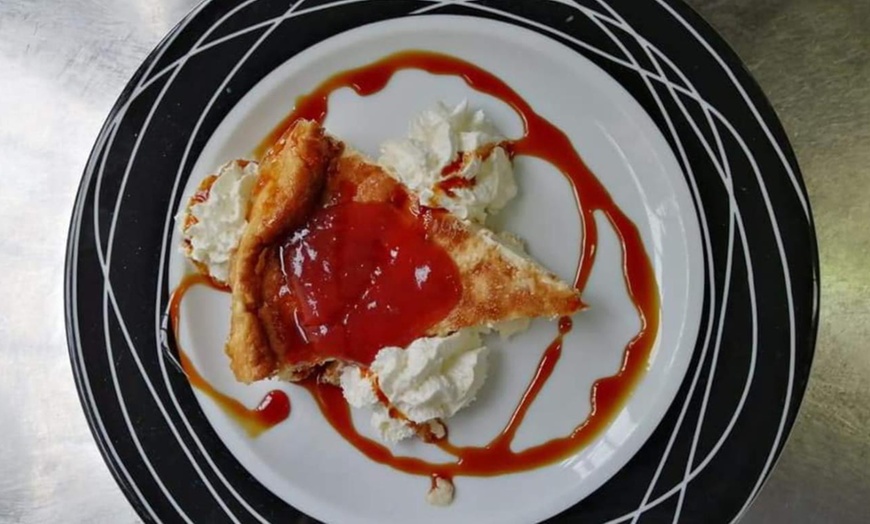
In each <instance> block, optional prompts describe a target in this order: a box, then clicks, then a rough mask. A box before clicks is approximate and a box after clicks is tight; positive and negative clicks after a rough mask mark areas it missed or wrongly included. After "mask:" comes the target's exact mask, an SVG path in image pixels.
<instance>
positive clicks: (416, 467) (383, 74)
mask: <svg viewBox="0 0 870 524" xmlns="http://www.w3.org/2000/svg"><path fill="white" fill-rule="evenodd" d="M404 69H420V70H423V71H427V72H429V73H431V74H436V75H451V76H458V77H460V78H462V79H463V80H464V81H465V82H466V83H467V84H468V85H469V87H471V88H473V89H475V90H477V91H480V92H482V93H486V94H488V95H492V96H494V97H497V98H499V99H500V100H502V101H504V102H505V103H507V104H509V105H510V106H511V107H512V108H513V109H514V110H515V111H516V112H517V114H518V115H520V117H521V118H522V120H523V123H524V128H525V133H524V135H523V136H522V137H521V138H519V139H516V140H512V141H508V142H507V143H505V144H502V145H503V146H504V147H506V148H507V149H508V152H509V154H510V155H511V156H514V155H529V156H534V157H537V158H540V159H542V160H544V161H547V162H549V163H551V164H552V165H554V166H555V167H557V168H558V169H559V171H561V173H562V174H563V175H564V176H565V177H566V178H567V179H568V181H569V182H570V183H571V185H572V187H573V190H574V194H575V198H576V199H577V203H578V210H579V213H580V218H581V223H582V235H581V237H580V238H579V239H566V241H570V240H575V241H579V242H580V245H581V250H580V253H581V255H580V260H579V261H578V266H577V273H576V277H575V286H576V287H577V289H580V290H582V289H583V288H584V287H585V286H586V283H587V281H588V279H589V275H590V273H591V270H592V266H593V264H594V261H595V254H596V246H597V242H598V231H597V227H596V224H595V220H594V218H593V214H594V213H595V212H596V211H597V212H600V213H601V214H603V216H605V217H606V218H607V219H608V221H609V223H610V225H611V226H612V227H613V230H614V231H615V233H616V234H617V236H618V237H619V240H620V242H621V246H622V262H623V268H624V277H625V282H626V285H627V288H628V293H629V297H630V299H631V300H632V302H633V304H634V306H635V308H636V311H637V314H638V316H639V318H640V321H641V328H640V330H639V331H638V333H637V334H636V335H635V337H634V338H633V339H632V340H631V341H630V342H629V343H628V345H627V346H626V348H625V350H624V354H623V365H622V368H621V370H620V371H619V372H618V373H617V374H615V375H613V376H610V377H606V378H602V379H600V380H598V381H596V382H595V384H594V386H593V388H592V391H591V393H590V401H591V404H592V411H591V413H590V414H589V415H588V416H587V418H586V419H585V420H581V421H579V423H578V424H577V426H576V427H575V428H574V430H573V431H572V432H571V433H570V434H568V435H565V436H563V437H560V438H556V439H552V440H550V441H547V442H543V443H541V444H539V445H536V446H532V447H530V448H527V449H525V450H522V451H519V452H515V451H513V450H511V448H510V444H511V442H512V441H513V438H514V435H515V434H516V431H517V429H518V428H519V426H520V425H521V424H522V421H523V418H524V417H525V414H526V412H527V411H528V409H529V408H530V407H531V405H532V404H533V403H534V401H535V399H536V397H537V395H538V393H539V392H540V390H541V389H542V388H543V386H544V384H545V383H546V382H547V380H548V379H549V377H550V376H551V374H552V372H553V370H554V369H555V366H556V364H557V363H558V361H559V358H560V356H561V352H562V339H563V337H564V335H565V334H567V333H568V331H569V330H570V329H571V322H570V319H563V320H562V321H560V323H559V333H558V335H557V336H556V338H555V339H554V341H553V342H552V343H551V344H550V345H549V347H547V349H546V350H545V351H544V354H543V356H542V357H541V360H540V363H539V365H538V368H537V370H536V371H535V373H534V375H533V377H532V380H531V382H530V383H529V385H528V387H527V388H526V391H525V392H524V394H523V396H522V397H521V400H520V402H519V404H518V405H517V407H516V409H515V410H514V413H513V415H512V416H511V418H510V420H509V421H508V423H507V424H506V426H505V427H504V429H503V430H502V431H501V432H500V433H499V434H498V435H497V436H496V437H495V438H493V440H492V441H491V442H490V443H489V444H488V445H486V446H482V447H457V446H454V445H452V444H450V442H449V440H447V439H445V440H441V441H440V442H438V445H439V446H440V447H441V448H442V449H444V450H445V451H447V452H448V453H451V454H453V455H454V456H456V461H454V462H450V463H443V464H433V463H429V462H426V461H423V460H420V459H417V458H413V457H399V456H395V455H393V454H392V452H391V451H390V450H389V449H388V448H386V447H385V446H383V445H381V444H380V443H378V442H375V441H373V440H371V439H368V438H366V437H364V436H362V435H360V434H359V433H358V432H357V431H356V429H355V427H354V425H353V422H352V419H351V415H350V408H349V407H348V405H347V403H346V402H345V400H344V398H343V396H342V393H341V390H340V389H338V388H336V387H333V386H329V385H326V384H318V383H317V382H316V381H315V380H309V381H307V382H305V383H304V385H305V387H306V388H307V389H308V390H309V391H310V392H311V394H312V395H313V396H314V398H315V399H316V400H317V403H318V405H319V407H320V409H321V411H322V412H323V414H324V416H325V417H326V419H327V420H328V421H329V422H330V424H331V425H332V426H333V428H335V430H336V431H338V432H339V433H340V434H341V435H342V436H343V437H344V438H345V439H346V440H347V441H348V442H349V443H350V444H352V445H353V446H354V447H356V448H357V449H358V450H359V451H361V452H362V453H364V454H365V455H366V456H367V457H369V458H370V459H372V460H374V461H376V462H380V463H382V464H386V465H389V466H391V467H393V468H395V469H397V470H400V471H404V472H407V473H412V474H417V475H430V476H431V475H437V476H442V477H444V478H452V477H454V476H457V475H469V476H490V475H498V474H503V473H510V472H517V471H523V470H528V469H533V468H537V467H540V466H543V465H546V464H551V463H553V462H556V461H559V460H562V459H564V458H566V457H568V456H570V455H572V454H574V453H576V452H577V451H578V450H580V449H581V448H582V447H583V446H585V445H587V444H588V443H589V442H591V440H592V439H594V438H595V437H597V436H598V435H600V433H601V432H602V431H603V430H604V429H605V428H606V427H607V426H608V425H609V423H610V422H611V420H612V419H613V417H614V416H615V415H616V413H617V412H618V411H619V410H620V409H621V407H622V406H623V405H624V403H625V401H626V399H627V398H628V396H629V395H630V393H631V391H632V390H633V388H634V386H635V385H636V384H637V382H638V380H639V379H640V378H641V377H642V376H643V374H644V372H645V371H646V369H647V365H648V361H649V356H650V352H651V350H652V346H653V343H654V342H655V340H656V337H657V334H658V327H659V302H658V296H659V294H658V287H657V283H656V280H655V276H654V273H653V268H652V264H651V263H650V261H649V257H648V256H647V254H646V251H645V248H644V246H643V242H642V240H641V237H640V233H639V232H638V229H637V227H636V226H635V225H634V223H633V222H632V221H631V220H630V219H629V218H628V217H627V216H626V215H625V214H624V213H623V212H622V210H620V209H619V208H618V207H617V206H616V204H615V203H614V202H613V199H612V198H611V197H610V195H609V193H608V192H607V190H606V189H605V188H604V187H603V186H602V185H601V183H600V182H599V181H598V179H597V178H596V177H595V176H594V174H593V173H592V172H591V171H590V170H589V169H588V168H587V167H586V165H585V163H584V162H583V160H582V159H581V158H580V156H579V154H578V153H577V152H576V151H575V149H574V147H573V145H572V144H571V141H570V140H569V139H568V137H567V136H566V135H565V134H564V133H563V132H562V131H561V130H560V129H559V128H557V127H556V126H554V125H553V124H552V123H550V122H549V121H548V120H546V119H545V118H543V117H541V116H540V115H538V114H537V113H536V112H535V111H534V110H533V109H532V108H531V106H530V105H529V104H528V103H527V102H526V101H525V100H524V99H523V98H522V97H520V96H519V94H517V93H516V92H515V91H514V90H513V89H511V88H510V87H509V86H508V85H507V84H505V83H504V82H503V81H502V80H500V79H499V78H497V77H496V76H494V75H492V74H491V73H489V72H487V71H485V70H483V69H481V68H479V67H477V66H475V65H473V64H471V63H468V62H465V61H463V60H460V59H458V58H455V57H451V56H448V55H442V54H437V53H433V52H427V51H405V52H401V53H397V54H394V55H391V56H388V57H385V58H383V59H381V60H379V61H377V62H373V63H371V64H369V65H366V66H363V67H360V68H357V69H352V70H348V71H345V72H342V73H339V74H337V75H335V76H333V77H331V78H329V79H327V80H326V81H325V82H324V83H323V84H321V85H320V86H319V87H318V88H316V89H315V90H314V91H312V92H311V93H309V94H307V95H304V96H302V97H299V99H297V103H296V107H295V109H294V110H293V112H292V113H290V115H288V117H287V118H286V119H285V120H284V121H283V122H282V123H281V125H279V126H278V127H277V128H276V129H275V130H274V131H273V132H272V133H271V134H270V135H269V136H268V137H266V139H265V140H264V141H263V143H262V144H261V146H260V147H259V148H258V151H259V152H263V151H265V150H266V149H267V148H268V147H269V146H270V145H271V144H272V143H273V141H274V140H275V139H276V138H277V137H278V136H280V135H281V134H282V133H283V132H284V130H285V129H286V128H287V127H289V126H291V125H293V123H295V122H296V121H297V120H298V119H301V118H306V119H312V120H317V121H319V122H321V123H322V122H323V120H324V119H325V117H326V115H327V112H328V98H329V95H330V94H331V93H332V92H333V91H335V90H337V89H339V88H343V87H350V88H352V89H353V90H354V91H356V92H357V93H358V94H359V95H361V96H367V95H371V94H374V93H377V92H378V91H380V90H381V89H383V88H384V87H385V86H386V85H387V83H388V82H389V80H390V79H391V78H392V76H393V74H395V73H396V72H397V71H400V70H404ZM460 166H461V163H456V165H454V166H453V169H458V168H459V167H460ZM448 167H450V166H448ZM447 174H449V173H447ZM448 190H449V188H448ZM566 416H569V414H567V413H566Z"/></svg>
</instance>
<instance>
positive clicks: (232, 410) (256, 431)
mask: <svg viewBox="0 0 870 524" xmlns="http://www.w3.org/2000/svg"><path fill="white" fill-rule="evenodd" d="M198 284H199V285H205V286H208V287H211V288H212V289H215V290H217V291H227V288H226V287H223V286H220V285H219V284H216V283H215V282H214V280H212V279H210V278H209V277H207V276H205V275H202V274H199V273H191V274H189V275H187V276H185V277H184V279H183V280H182V281H181V283H180V284H179V285H178V287H177V288H175V291H174V292H173V293H172V297H170V299H169V319H170V321H171V322H172V332H173V334H174V335H175V341H176V347H177V349H178V356H179V359H180V360H181V367H182V369H184V373H185V374H186V375H187V379H188V380H189V381H190V385H191V386H193V387H195V388H196V389H198V390H200V391H202V392H203V393H205V394H206V395H207V396H208V397H209V398H211V399H212V400H213V401H214V403H215V404H217V405H218V406H219V407H220V408H221V410H223V412H224V413H226V414H227V415H229V416H230V418H232V419H233V420H235V421H236V422H237V423H238V424H239V425H240V426H242V428H244V430H245V431H246V432H247V433H248V435H249V436H251V437H256V436H258V435H260V434H261V433H263V432H264V431H266V430H267V429H269V428H272V427H274V426H276V425H277V424H280V423H281V422H283V421H284V420H286V419H287V417H289V416H290V397H288V396H287V394H286V393H284V392H283V391H280V390H277V389H276V390H274V391H270V392H268V393H267V394H266V396H265V397H263V400H261V401H260V403H259V405H257V407H256V408H253V409H251V408H248V407H246V406H245V405H244V404H242V403H241V402H239V401H238V400H236V399H234V398H232V397H230V396H229V395H227V394H225V393H223V392H221V391H219V390H217V389H216V388H215V387H214V386H212V385H211V384H210V383H209V382H208V381H207V380H206V379H205V378H203V376H202V375H200V373H199V371H198V370H197V369H196V367H195V366H194V365H193V362H191V361H190V358H188V356H187V354H186V353H185V352H184V350H183V349H182V348H181V344H180V343H179V342H178V340H179V339H178V329H179V327H180V325H181V324H180V319H179V311H180V307H181V300H182V298H184V295H185V294H186V293H187V291H188V290H189V289H190V288H192V287H193V286H195V285H198Z"/></svg>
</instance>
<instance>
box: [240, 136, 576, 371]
mask: <svg viewBox="0 0 870 524" xmlns="http://www.w3.org/2000/svg"><path fill="white" fill-rule="evenodd" d="M229 284H230V287H231V288H232V316H231V329H230V336H229V339H228V341H227V345H226V352H227V354H228V355H229V357H230V362H231V367H232V370H233V372H234V373H235V375H236V378H237V379H238V380H240V381H243V382H251V381H255V380H259V379H263V378H267V377H273V376H278V377H280V378H283V379H286V380H291V381H295V380H301V379H303V378H305V377H307V376H309V375H310V374H311V373H312V372H314V371H318V370H319V371H321V372H322V375H321V377H322V378H324V379H326V380H329V381H332V382H337V379H338V374H337V371H338V370H339V369H340V366H341V365H343V364H348V363H350V364H357V365H359V366H361V367H363V368H365V367H367V366H369V365H370V364H371V362H372V361H373V360H374V358H375V356H376V354H377V353H378V351H379V350H380V349H382V348H384V347H406V346H407V345H408V344H410V343H411V342H413V341H414V340H416V339H418V338H420V337H431V336H445V335H448V334H450V333H453V332H456V331H458V330H460V329H463V328H466V327H471V326H493V325H496V324H499V323H502V322H505V321H510V320H515V319H522V318H530V317H557V316H563V315H570V314H572V313H574V312H576V311H578V309H580V307H581V302H580V298H579V293H578V291H577V290H575V289H574V288H572V287H571V286H570V285H568V284H566V283H564V282H562V281H561V280H559V279H558V278H557V277H556V276H554V275H553V274H552V273H550V272H548V271H547V270H545V269H544V268H542V267H541V266H540V265H538V264H537V263H535V262H534V261H532V260H531V259H529V258H528V257H526V256H525V255H523V254H520V253H518V252H515V251H513V250H511V249H510V248H508V247H507V246H506V245H504V244H502V243H501V242H499V241H498V240H497V239H496V238H495V236H494V234H493V233H492V232H490V231H488V230H486V229H484V228H481V227H479V226H474V225H471V224H469V223H466V222H464V221H462V220H460V219H459V218H457V217H456V216H454V215H452V214H450V213H448V212H446V211H444V210H439V209H431V208H426V207H422V206H420V205H419V204H418V202H417V198H416V196H415V195H413V194H412V193H411V192H410V190H408V189H407V188H406V187H405V186H403V185H402V184H401V183H399V182H398V181H396V180H395V179H394V178H393V177H391V176H390V175H389V174H388V173H387V172H386V171H384V169H383V168H382V167H381V166H379V165H377V164H375V163H373V162H372V161H370V160H368V159H367V158H365V157H363V156H362V155H360V154H359V153H356V152H354V151H351V150H349V148H347V147H346V146H345V145H344V144H343V143H342V142H341V141H339V140H337V139H335V138H333V137H330V136H328V135H326V134H325V132H324V130H323V128H322V127H321V126H320V125H319V124H317V123H314V122H309V121H300V122H298V123H296V124H295V125H294V126H293V127H292V128H290V129H289V130H288V131H287V132H286V133H285V134H284V135H283V136H282V137H281V138H280V139H279V140H278V141H277V142H276V144H275V145H274V146H273V147H272V149H270V150H269V152H268V153H267V154H266V156H265V158H264V159H263V161H262V163H261V165H260V175H259V180H258V182H257V185H256V187H255V188H254V189H253V192H252V197H251V208H250V212H249V215H248V224H247V226H246V228H245V230H244V232H243V234H242V237H241V239H240V242H239V247H238V250H237V251H236V253H235V255H234V259H233V263H232V266H231V269H230V274H229Z"/></svg>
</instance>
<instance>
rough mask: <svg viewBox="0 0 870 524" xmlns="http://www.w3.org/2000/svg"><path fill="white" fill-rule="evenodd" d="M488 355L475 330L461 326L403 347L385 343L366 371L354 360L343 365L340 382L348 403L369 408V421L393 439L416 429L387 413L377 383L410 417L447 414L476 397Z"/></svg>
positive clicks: (421, 420)
mask: <svg viewBox="0 0 870 524" xmlns="http://www.w3.org/2000/svg"><path fill="white" fill-rule="evenodd" d="M487 356H488V349H487V348H486V346H484V345H483V341H482V340H481V338H480V334H479V333H478V331H477V330H476V329H463V330H460V331H458V332H456V333H453V334H452V335H448V336H446V337H429V338H420V339H417V340H415V341H414V342H412V343H411V344H410V345H409V346H408V347H407V348H405V349H402V348H397V347H390V348H384V349H382V350H381V351H380V352H378V354H377V356H376V357H375V360H374V362H372V365H371V367H370V368H369V371H368V372H367V373H364V372H362V371H361V370H360V369H359V368H357V367H355V366H349V367H347V368H345V369H344V371H343V372H342V375H341V386H342V389H343V391H344V397H345V399H347V401H348V403H349V404H350V405H352V406H354V407H357V408H364V407H369V408H371V409H372V426H373V427H374V428H375V429H376V430H377V431H378V433H379V434H380V436H381V437H382V438H383V439H384V440H387V441H390V442H396V441H399V440H402V439H404V438H407V437H410V436H412V435H414V431H413V429H412V428H411V427H410V425H409V424H407V423H406V422H405V421H404V420H402V419H396V418H391V417H390V416H389V414H388V410H387V407H386V406H384V405H382V404H381V403H380V402H379V401H378V398H377V395H376V394H375V392H374V388H375V387H379V388H380V390H381V392H382V393H383V394H384V395H385V396H386V398H387V399H388V400H389V403H390V405H391V406H392V407H394V408H396V409H398V410H399V411H400V412H401V413H402V415H403V416H404V417H406V418H407V420H408V421H411V422H413V423H416V424H425V423H428V422H429V421H431V420H434V419H446V418H449V417H452V416H453V415H455V414H456V412H457V411H459V410H460V409H462V408H464V407H466V406H468V405H469V404H470V403H471V402H472V401H473V400H474V399H475V397H476V395H477V392H478V391H479V390H480V387H481V386H482V385H483V382H484V380H486V375H487V371H488V363H487ZM376 384H377V386H376Z"/></svg>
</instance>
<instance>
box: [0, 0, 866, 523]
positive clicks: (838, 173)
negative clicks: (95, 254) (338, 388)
mask: <svg viewBox="0 0 870 524" xmlns="http://www.w3.org/2000/svg"><path fill="white" fill-rule="evenodd" d="M196 1H197V0H0V161H2V162H0V175H2V178H0V268H2V271H0V293H2V295H3V297H4V299H3V300H0V428H2V429H0V434H2V437H0V522H3V523H5V522H27V523H54V522H118V523H122V522H137V521H138V520H139V519H138V518H137V516H136V514H135V513H134V511H133V509H132V507H131V506H130V505H129V504H128V503H127V501H126V499H125V498H124V496H123V495H122V494H121V492H120V490H119V489H118V487H117V486H116V485H115V482H114V480H112V478H111V475H110V474H109V470H108V468H107V467H106V466H105V465H104V464H103V461H102V459H101V458H100V454H99V452H98V451H97V446H96V445H95V444H94V442H93V440H92V438H91V434H90V432H89V430H88V428H87V425H86V423H85V418H84V415H83V412H82V409H81V407H80V406H79V401H78V398H77V396H76V393H75V387H74V384H73V379H72V373H71V372H70V366H69V360H68V357H67V346H66V336H65V331H64V320H63V293H62V289H63V264H64V250H65V244H66V234H67V227H68V222H69V217H70V214H71V210H72V204H73V199H74V196H75V191H76V188H77V187H78V184H79V178H80V176H81V173H82V170H83V168H84V165H85V161H86V159H87V156H88V153H89V151H90V148H91V146H92V144H93V141H94V140H95V138H96V136H97V133H98V131H99V128H100V126H101V124H102V122H103V119H104V118H105V117H106V115H107V114H108V112H109V108H110V107H111V105H112V104H113V103H114V101H115V99H116V97H117V96H118V95H119V94H120V92H121V89H122V88H123V86H124V84H125V83H126V82H127V81H128V80H129V78H130V76H131V75H132V74H133V71H134V70H135V69H136V68H137V67H138V65H139V64H140V63H141V61H142V60H143V59H144V58H145V56H146V55H147V54H148V52H149V51H150V50H151V49H152V48H153V47H154V45H156V44H157V42H158V40H159V39H160V38H161V37H163V35H164V34H166V33H167V32H168V31H169V30H170V29H171V28H172V26H173V25H175V23H176V22H177V21H179V20H180V19H181V18H182V16H184V15H185V14H186V13H187V11H188V10H190V9H191V8H192V7H193V6H194V5H195V4H196ZM689 3H690V4H691V5H692V6H693V7H695V8H696V9H697V10H698V11H699V12H700V13H701V14H702V15H703V16H704V17H705V18H707V20H708V21H709V22H710V23H712V25H713V26H715V27H716V28H717V29H718V30H719V31H720V32H721V34H722V35H723V36H724V37H725V39H726V40H728V41H729V42H730V43H731V45H732V46H733V47H734V49H735V50H736V51H737V53H738V54H739V55H740V56H741V57H742V58H743V60H744V61H745V63H746V65H747V66H748V68H749V69H750V71H752V73H753V74H754V75H755V77H756V79H757V80H758V81H759V83H760V84H761V86H762V87H763V88H764V90H765V92H766V93H767V95H768V97H769V98H770V100H771V102H772V103H773V106H774V107H775V108H776V110H777V112H778V113H779V116H780V118H781V119H782V121H783V124H784V125H785V129H786V131H787V132H788V134H789V137H790V138H791V142H792V145H793V146H794V149H795V151H796V152H797V156H798V159H799V161H800V164H801V168H802V170H803V173H804V177H805V181H806V185H807V189H808V191H809V195H810V200H811V203H812V206H813V211H814V213H815V219H816V227H817V233H818V237H819V244H820V248H821V274H822V295H821V324H820V329H819V339H818V345H817V348H816V358H815V363H814V365H813V372H812V377H811V379H810V383H809V388H808V390H807V394H806V397H805V398H804V402H803V407H802V409H801V413H800V416H799V417H798V421H797V424H796V425H795V428H794V431H793V433H792V434H791V437H790V439H789V441H788V444H787V445H786V448H785V451H784V453H783V455H782V457H781V459H780V461H779V463H778V465H777V466H776V469H775V470H774V472H773V474H772V476H771V479H770V481H769V483H768V484H767V486H766V487H765V488H764V490H763V491H762V492H761V495H760V496H759V498H758V499H757V501H756V502H755V504H754V505H753V507H752V508H751V510H750V512H749V514H748V516H747V517H746V518H745V522H749V523H760V522H820V523H821V522H824V523H828V522H837V523H848V522H867V521H868V520H870V348H868V346H867V341H868V340H870V298H868V297H870V271H868V270H867V262H866V260H867V255H868V254H870V204H868V202H870V172H868V166H870V32H868V27H870V0H852V1H849V0H689Z"/></svg>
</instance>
